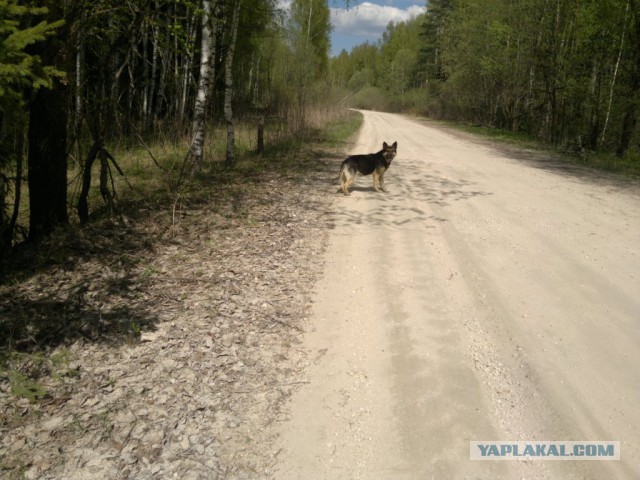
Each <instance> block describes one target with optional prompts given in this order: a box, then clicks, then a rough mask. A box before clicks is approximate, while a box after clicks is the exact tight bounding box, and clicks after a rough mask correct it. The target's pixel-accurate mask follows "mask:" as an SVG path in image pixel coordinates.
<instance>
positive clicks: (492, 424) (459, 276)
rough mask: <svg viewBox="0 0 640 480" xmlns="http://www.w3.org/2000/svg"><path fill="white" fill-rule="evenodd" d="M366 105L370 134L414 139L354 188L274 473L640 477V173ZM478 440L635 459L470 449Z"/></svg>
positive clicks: (334, 239) (368, 146) (376, 145)
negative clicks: (634, 178) (571, 162)
mask: <svg viewBox="0 0 640 480" xmlns="http://www.w3.org/2000/svg"><path fill="white" fill-rule="evenodd" d="M364 114H365V123H364V126H363V128H362V131H361V133H360V136H359V140H358V142H357V146H356V147H355V148H354V153H355V152H360V153H364V152H371V151H376V150H379V149H380V147H381V144H382V141H383V140H384V141H387V142H393V141H397V142H398V156H397V157H396V159H395V160H394V162H393V165H392V167H391V169H390V171H389V172H388V173H387V175H386V177H385V179H386V184H387V187H388V189H389V193H386V194H384V193H375V192H373V189H372V180H371V177H365V178H363V177H359V178H358V179H357V180H356V182H355V186H356V187H355V189H354V191H353V193H352V195H351V196H350V197H343V196H338V195H336V203H335V209H336V211H337V213H336V214H335V228H334V230H333V231H332V232H331V236H330V241H329V247H328V249H327V252H326V263H325V272H324V277H323V279H322V280H321V281H320V283H319V284H318V287H317V293H316V296H315V302H314V310H313V316H312V318H311V319H310V322H309V324H308V332H307V334H306V336H305V345H304V348H306V349H308V351H310V352H311V355H310V358H311V359H312V360H313V361H312V363H311V365H310V367H309V370H308V383H307V384H305V385H304V386H303V387H302V388H301V389H300V390H299V391H298V392H297V393H296V394H295V395H294V397H293V401H292V405H291V415H290V418H289V419H288V420H287V421H286V422H283V423H282V424H281V425H280V434H281V435H280V440H281V443H280V445H279V446H277V448H276V450H277V451H279V453H278V455H277V458H278V462H279V463H278V466H277V475H276V477H277V478H279V479H297V478H299V479H404V478H407V479H431V478H433V479H449V478H474V479H475V478H492V479H493V478H527V479H530V478H532V479H533V478H535V479H537V478H562V479H585V478H594V479H595V478H619V479H623V478H639V477H640V433H638V432H639V430H638V426H639V425H640V407H639V406H640V348H639V346H640V241H639V240H640V209H639V208H638V207H639V206H640V195H639V189H638V186H637V185H635V186H634V185H632V184H631V185H630V184H629V183H628V182H624V181H621V180H619V179H615V178H610V177H608V176H604V175H602V174H593V173H589V172H585V171H584V170H580V169H573V168H571V167H567V166H562V165H560V164H558V163H557V162H554V161H553V160H550V159H548V158H545V157H544V155H542V154H539V153H538V154H536V153H532V152H516V151H512V152H506V151H501V150H498V149H497V147H494V146H491V145H488V144H486V143H485V144H481V143H480V142H478V141H471V140H470V139H465V138H464V137H461V136H460V135H457V134H456V135H454V134H451V133H447V132H444V131H442V130H441V129H438V128H433V127H430V126H428V125H425V124H421V123H419V122H417V121H412V120H409V119H407V118H404V117H400V116H395V115H390V114H382V113H371V112H365V113H364ZM336 189H337V185H335V186H332V187H330V188H329V187H328V192H329V191H331V192H335V191H336ZM472 440H503V441H505V440H619V441H620V442H621V457H622V458H621V460H620V461H592V462H579V461H556V462H549V461H547V462H529V463H524V462H498V461H493V462H489V461H485V462H479V461H475V462H472V461H470V460H469V441H472Z"/></svg>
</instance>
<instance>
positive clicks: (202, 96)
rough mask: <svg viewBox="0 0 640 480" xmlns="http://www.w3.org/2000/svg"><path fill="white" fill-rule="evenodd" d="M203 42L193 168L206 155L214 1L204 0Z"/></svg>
mask: <svg viewBox="0 0 640 480" xmlns="http://www.w3.org/2000/svg"><path fill="white" fill-rule="evenodd" d="M202 8H203V14H202V44H201V47H200V51H201V59H200V78H199V80H198V91H197V92H196V100H195V105H194V108H193V127H192V129H193V139H192V141H191V155H192V157H193V158H192V165H193V167H192V168H199V167H201V166H202V163H203V157H204V139H205V113H206V109H207V101H208V99H209V89H210V84H211V80H212V79H213V77H214V68H215V62H214V56H213V54H214V52H215V42H216V31H215V26H216V24H215V21H214V18H213V2H212V1H211V0H203V2H202Z"/></svg>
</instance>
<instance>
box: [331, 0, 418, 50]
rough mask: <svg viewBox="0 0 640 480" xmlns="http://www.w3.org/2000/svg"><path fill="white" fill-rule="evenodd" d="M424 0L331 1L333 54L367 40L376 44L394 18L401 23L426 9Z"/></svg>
mask: <svg viewBox="0 0 640 480" xmlns="http://www.w3.org/2000/svg"><path fill="white" fill-rule="evenodd" d="M425 4H426V2H425V1H424V0H422V1H415V0H387V1H385V0H368V1H359V2H354V1H350V2H349V8H347V7H346V5H345V3H344V0H330V1H329V6H330V8H331V23H332V24H333V32H332V34H331V55H338V54H339V53H340V52H341V51H342V49H345V50H347V52H348V51H350V50H351V48H352V47H354V46H355V45H359V44H361V43H364V42H366V41H369V42H370V43H375V42H376V40H378V39H379V38H380V37H381V36H382V32H384V31H385V29H386V28H387V24H388V23H389V22H390V21H391V20H393V21H394V22H400V21H404V20H408V19H409V18H411V17H413V16H415V15H419V14H420V13H423V12H424V11H425Z"/></svg>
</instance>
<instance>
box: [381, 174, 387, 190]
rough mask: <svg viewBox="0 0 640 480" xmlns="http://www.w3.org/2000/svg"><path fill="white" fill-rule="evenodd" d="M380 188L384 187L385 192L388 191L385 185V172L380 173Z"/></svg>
mask: <svg viewBox="0 0 640 480" xmlns="http://www.w3.org/2000/svg"><path fill="white" fill-rule="evenodd" d="M380 188H381V189H382V191H383V192H386V191H387V189H386V188H385V186H384V172H382V173H381V174H380Z"/></svg>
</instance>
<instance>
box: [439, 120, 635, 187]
mask: <svg viewBox="0 0 640 480" xmlns="http://www.w3.org/2000/svg"><path fill="white" fill-rule="evenodd" d="M430 121H433V122H434V123H438V124H441V125H444V126H446V127H449V128H453V129H455V130H459V131H462V132H467V133H471V134H473V135H477V136H480V137H483V138H485V139H488V140H491V141H495V142H498V143H501V144H505V145H510V146H513V147H517V148H524V149H531V150H538V151H546V152H550V153H553V154H554V155H556V156H557V157H559V158H560V159H561V160H562V161H564V162H566V163H568V164H574V165H581V166H583V167H586V168H590V169H593V170H597V171H603V172H609V173H614V174H617V175H622V176H626V177H630V178H640V151H639V150H638V149H631V150H630V151H629V152H628V153H627V155H625V157H624V158H618V157H617V156H616V155H614V154H612V153H608V152H594V151H589V150H585V151H582V152H579V153H578V152H571V151H568V149H567V148H566V147H555V146H553V145H551V144H549V143H545V142H543V141H541V140H540V139H538V138H536V137H534V136H533V135H529V134H526V133H522V132H512V131H510V130H501V129H498V128H488V127H481V126H473V125H463V124H459V123H454V122H444V121H435V120H430Z"/></svg>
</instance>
